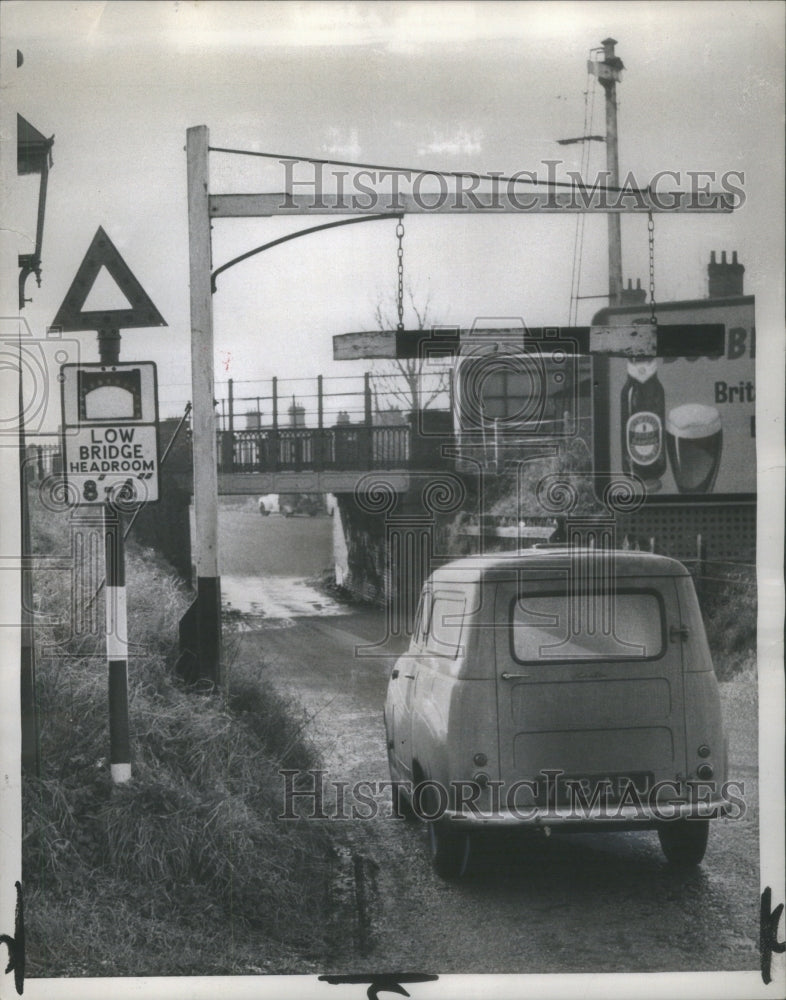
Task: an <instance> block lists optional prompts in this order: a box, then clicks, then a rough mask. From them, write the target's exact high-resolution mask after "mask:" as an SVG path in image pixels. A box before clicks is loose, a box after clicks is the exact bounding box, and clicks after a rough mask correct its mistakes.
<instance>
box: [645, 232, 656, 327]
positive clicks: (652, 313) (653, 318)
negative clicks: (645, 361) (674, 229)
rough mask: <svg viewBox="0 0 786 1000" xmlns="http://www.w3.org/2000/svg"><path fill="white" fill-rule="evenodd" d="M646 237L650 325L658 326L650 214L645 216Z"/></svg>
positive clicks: (653, 233) (653, 246)
mask: <svg viewBox="0 0 786 1000" xmlns="http://www.w3.org/2000/svg"><path fill="white" fill-rule="evenodd" d="M647 235H648V239H649V248H650V323H651V324H652V325H653V326H657V325H658V317H657V316H656V315H655V220H654V219H653V218H652V212H649V213H648V214H647Z"/></svg>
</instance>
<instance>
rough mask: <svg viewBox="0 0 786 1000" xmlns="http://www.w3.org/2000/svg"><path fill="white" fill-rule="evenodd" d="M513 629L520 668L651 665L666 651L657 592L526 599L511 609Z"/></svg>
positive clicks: (559, 595)
mask: <svg viewBox="0 0 786 1000" xmlns="http://www.w3.org/2000/svg"><path fill="white" fill-rule="evenodd" d="M510 626H511V647H512V651H513V656H514V658H515V659H516V660H518V661H519V662H520V663H543V662H544V661H546V662H547V661H549V660H553V661H565V660H581V661H587V660H651V659H654V658H656V657H658V656H661V655H662V653H663V649H664V624H663V607H662V603H661V600H660V598H659V597H658V595H657V594H656V593H654V592H653V591H627V592H620V591H617V592H616V593H612V592H600V593H597V592H595V593H577V594H570V595H569V594H566V593H564V592H562V593H553V594H522V595H520V596H519V597H518V598H515V599H514V600H513V601H512V603H511V611H510Z"/></svg>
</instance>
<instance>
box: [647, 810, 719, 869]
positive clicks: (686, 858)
mask: <svg viewBox="0 0 786 1000" xmlns="http://www.w3.org/2000/svg"><path fill="white" fill-rule="evenodd" d="M709 833H710V821H709V820H708V819H676V820H672V821H671V822H664V823H661V824H660V826H659V827H658V839H659V840H660V846H661V848H662V850H663V853H664V854H665V855H666V859H667V860H668V861H670V862H671V863H672V864H673V865H681V866H685V867H687V866H689V865H698V864H700V862H701V860H702V858H703V857H704V853H705V851H706V850H707V838H708V837H709Z"/></svg>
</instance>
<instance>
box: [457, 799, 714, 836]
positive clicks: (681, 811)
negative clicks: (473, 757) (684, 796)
mask: <svg viewBox="0 0 786 1000" xmlns="http://www.w3.org/2000/svg"><path fill="white" fill-rule="evenodd" d="M731 811H732V810H731V809H730V807H729V803H728V802H727V801H725V800H724V799H721V798H718V799H715V800H710V801H706V802H687V801H679V800H670V801H667V802H663V803H660V804H654V805H652V806H650V805H648V804H647V803H642V804H641V805H640V806H638V805H636V806H630V805H615V804H614V803H608V804H607V805H598V806H596V807H595V808H587V809H585V808H582V807H581V806H580V805H579V806H535V805H528V806H520V807H514V808H510V809H508V808H506V809H500V810H497V811H492V812H484V811H482V810H474V809H473V808H471V807H467V808H465V809H463V810H460V811H457V810H454V809H448V810H446V811H445V813H444V814H443V816H442V819H443V820H446V821H448V822H449V823H450V824H451V825H455V826H456V828H457V829H458V828H460V829H467V830H471V829H491V828H505V829H509V828H512V827H522V828H527V829H532V830H534V831H538V830H541V831H542V832H548V831H550V830H551V829H555V830H556V829H559V830H560V831H561V832H567V831H568V830H575V831H576V832H579V831H588V830H594V831H596V832H599V831H601V830H620V831H622V830H633V829H635V830H647V829H656V828H657V827H658V826H660V825H661V824H663V823H668V822H674V821H676V820H685V819H697V820H701V819H720V818H722V817H723V816H725V815H727V813H730V812H731Z"/></svg>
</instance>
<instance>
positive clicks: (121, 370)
mask: <svg viewBox="0 0 786 1000" xmlns="http://www.w3.org/2000/svg"><path fill="white" fill-rule="evenodd" d="M61 376H62V397H63V428H62V434H63V458H64V463H63V472H64V475H65V479H66V483H67V484H68V486H69V493H70V494H72V498H73V500H75V501H76V503H77V504H85V505H92V504H103V503H107V502H111V501H113V500H117V499H120V500H123V502H125V503H135V502H136V503H149V502H152V501H156V500H158V499H159V483H158V468H159V458H158V400H157V392H156V369H155V364H154V363H153V362H152V361H141V362H130V363H125V364H115V365H101V364H96V365H63V368H62V369H61Z"/></svg>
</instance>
